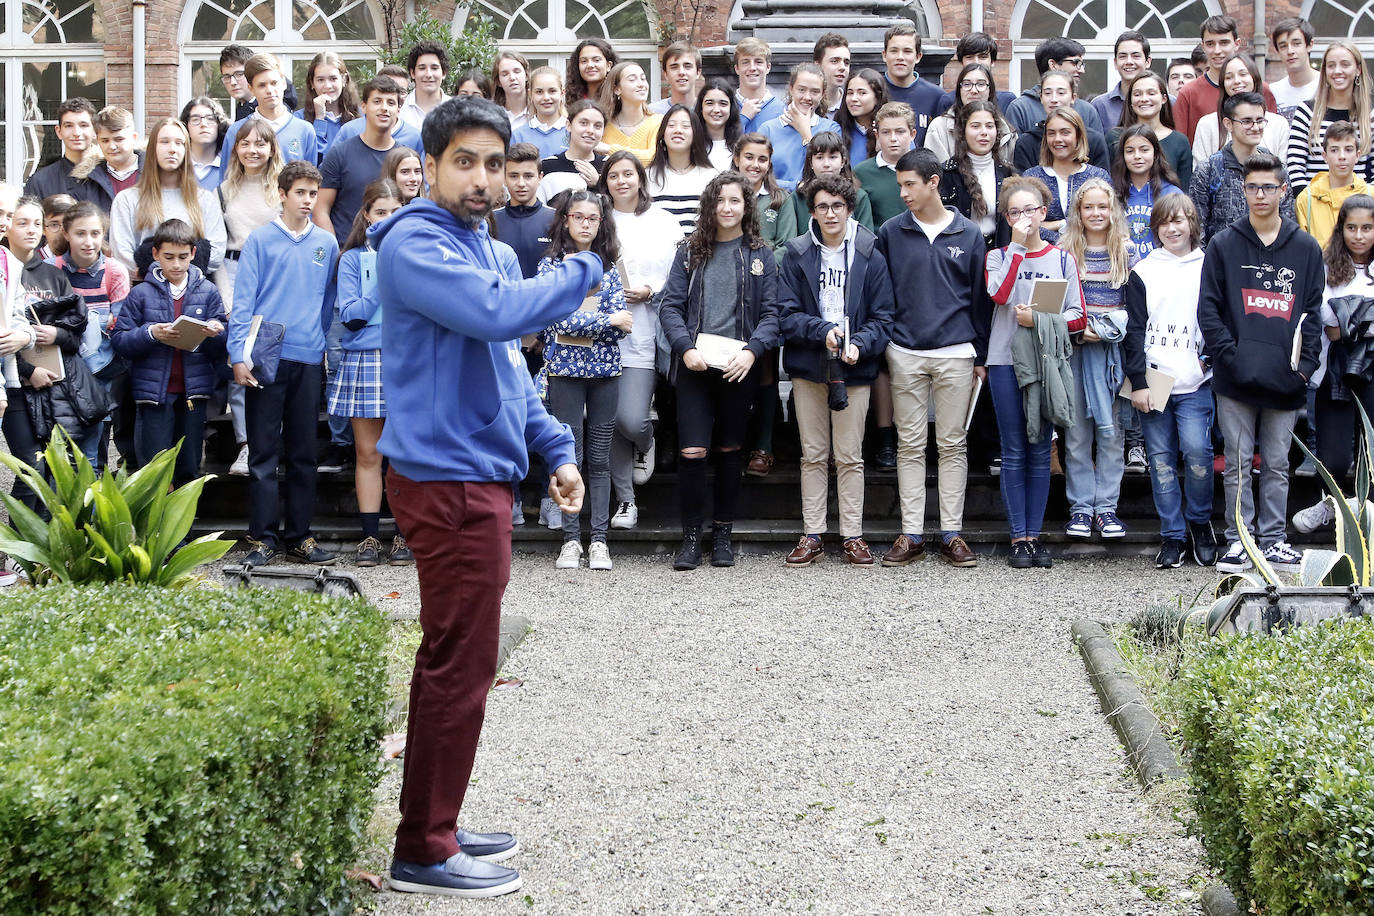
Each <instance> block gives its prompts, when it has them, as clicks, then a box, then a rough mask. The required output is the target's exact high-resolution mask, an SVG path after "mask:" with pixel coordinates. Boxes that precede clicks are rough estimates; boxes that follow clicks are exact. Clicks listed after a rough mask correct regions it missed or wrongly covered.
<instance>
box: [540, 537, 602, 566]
mask: <svg viewBox="0 0 1374 916" xmlns="http://www.w3.org/2000/svg"><path fill="white" fill-rule="evenodd" d="M608 562H609V561H608ZM581 565H582V544H581V543H580V542H579V541H564V542H563V549H562V550H560V551H558V559H557V560H554V561H553V568H554V569H577V568H578V567H579V566H581Z"/></svg>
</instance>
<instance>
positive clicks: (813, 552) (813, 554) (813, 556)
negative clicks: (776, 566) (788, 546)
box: [783, 534, 825, 567]
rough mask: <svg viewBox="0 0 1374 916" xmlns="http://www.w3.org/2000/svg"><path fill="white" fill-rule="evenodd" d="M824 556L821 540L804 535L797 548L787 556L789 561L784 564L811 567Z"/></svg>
mask: <svg viewBox="0 0 1374 916" xmlns="http://www.w3.org/2000/svg"><path fill="white" fill-rule="evenodd" d="M823 556H825V550H824V549H823V548H822V547H821V539H820V538H813V537H811V536H810V535H809V534H803V535H802V536H801V540H800V541H798V542H797V546H796V547H793V548H792V552H791V553H789V554H788V555H787V559H786V560H784V561H783V562H784V563H785V564H786V565H788V566H797V567H801V566H810V565H811V564H812V563H815V562H816V561H817V560H819V559H820V558H821V557H823Z"/></svg>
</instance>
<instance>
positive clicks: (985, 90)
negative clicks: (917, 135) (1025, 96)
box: [925, 63, 1016, 162]
mask: <svg viewBox="0 0 1374 916" xmlns="http://www.w3.org/2000/svg"><path fill="white" fill-rule="evenodd" d="M970 102H991V103H992V106H993V107H992V111H993V114H994V116H995V117H996V118H997V120H998V121H1001V122H1002V123H1001V124H1000V125H999V128H1000V129H999V130H998V132H997V134H998V147H997V149H998V152H999V154H1000V155H1001V156H1002V157H1003V158H1005V159H1006V160H1007V161H1008V162H1010V161H1011V151H1012V148H1013V147H1014V146H1015V145H1016V131H1015V130H1013V129H1012V127H1011V125H1010V124H1007V123H1006V121H1005V119H1004V118H1003V117H1002V113H1001V111H999V110H998V108H997V80H996V79H995V78H994V77H993V75H992V68H991V67H989V66H988V65H987V64H980V63H971V64H965V65H964V68H963V69H962V70H960V71H959V78H958V79H956V80H955V82H954V102H953V103H952V104H951V105H950V106H949V109H948V110H947V111H946V112H945V113H944V114H942V115H940V116H939V117H938V118H936V119H935V120H933V121H931V122H930V127H929V128H927V129H926V139H925V148H926V149H928V150H932V151H934V153H935V155H937V156H939V157H940V161H941V162H944V161H945V160H946V159H949V158H950V157H951V156H953V155H954V148H955V146H956V145H957V143H956V141H955V138H956V128H957V125H956V123H955V122H957V121H958V119H959V113H960V112H961V111H963V110H964V106H965V105H967V104H969V103H970Z"/></svg>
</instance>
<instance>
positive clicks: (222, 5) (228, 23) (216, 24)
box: [191, 0, 257, 44]
mask: <svg viewBox="0 0 1374 916" xmlns="http://www.w3.org/2000/svg"><path fill="white" fill-rule="evenodd" d="M255 2H257V0H206V2H203V3H202V4H201V7H200V9H199V10H198V11H197V12H196V21H195V24H194V25H193V26H192V27H191V38H192V39H193V40H194V41H215V42H222V43H225V44H228V43H229V42H230V41H231V40H233V35H234V21H235V20H236V19H237V18H238V17H239V16H241V15H243V13H244V12H246V11H247V10H248V8H249V7H251V6H252V5H253V4H254V3H255Z"/></svg>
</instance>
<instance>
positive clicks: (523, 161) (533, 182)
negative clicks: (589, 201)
mask: <svg viewBox="0 0 1374 916" xmlns="http://www.w3.org/2000/svg"><path fill="white" fill-rule="evenodd" d="M538 191H539V150H538V149H537V148H536V147H535V145H534V144H533V143H512V144H511V147H510V152H509V153H507V154H506V205H505V206H504V207H501V208H500V209H499V210H496V211H494V212H493V213H492V218H493V219H495V221H496V225H495V226H494V227H493V231H492V235H493V236H494V237H495V238H498V239H500V240H501V241H503V242H505V243H506V244H507V245H509V246H510V247H512V248H514V249H515V256H516V257H517V258H519V259H520V274H521V275H522V276H523V277H524V278H525V279H526V280H528V279H529V278H530V277H533V276H534V275H535V272H536V271H537V270H538V269H539V259H540V258H542V257H543V256H544V252H545V251H547V250H548V247H549V242H550V241H551V237H550V235H549V227H550V226H551V225H552V224H553V208H552V207H546V206H545V205H543V204H541V203H540V202H539V200H538V199H537V197H536V194H537V193H538Z"/></svg>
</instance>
